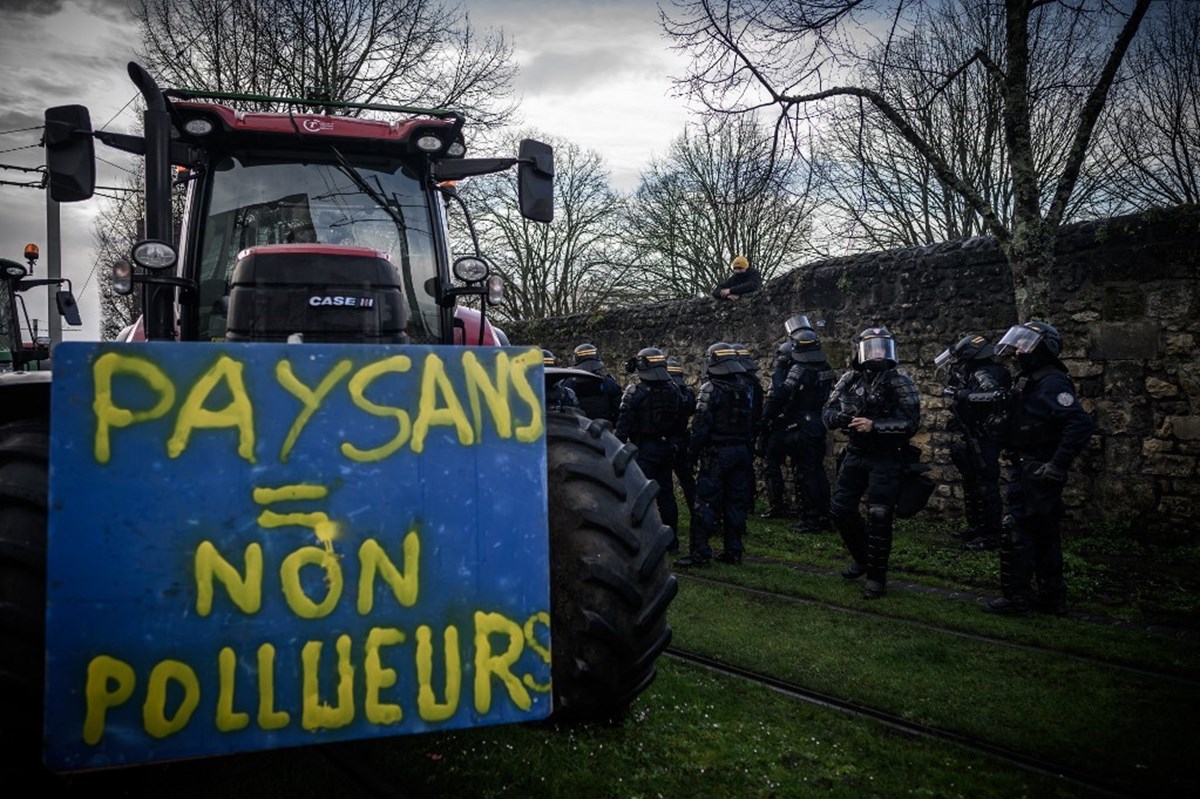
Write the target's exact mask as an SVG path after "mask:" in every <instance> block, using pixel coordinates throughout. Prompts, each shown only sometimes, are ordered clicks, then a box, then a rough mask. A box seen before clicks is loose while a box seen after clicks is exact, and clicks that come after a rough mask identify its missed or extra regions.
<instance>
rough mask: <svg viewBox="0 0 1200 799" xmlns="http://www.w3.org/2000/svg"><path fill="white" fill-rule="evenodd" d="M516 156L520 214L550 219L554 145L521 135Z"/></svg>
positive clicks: (552, 207)
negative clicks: (519, 146)
mask: <svg viewBox="0 0 1200 799" xmlns="http://www.w3.org/2000/svg"><path fill="white" fill-rule="evenodd" d="M517 157H518V159H519V161H520V166H518V167H517V188H518V193H519V197H520V204H521V216H523V217H525V218H526V219H531V220H533V221H534V222H553V221H554V148H553V147H551V146H550V145H548V144H543V143H542V142H540V141H534V140H533V139H522V140H521V148H520V150H519V151H518V155H517Z"/></svg>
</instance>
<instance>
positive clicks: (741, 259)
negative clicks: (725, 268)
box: [730, 255, 750, 269]
mask: <svg viewBox="0 0 1200 799" xmlns="http://www.w3.org/2000/svg"><path fill="white" fill-rule="evenodd" d="M730 266H732V267H733V268H734V269H749V268H750V262H749V261H747V260H746V256H744V255H739V256H738V257H737V258H734V259H733V263H732V264H730Z"/></svg>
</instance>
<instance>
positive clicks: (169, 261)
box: [132, 239, 177, 272]
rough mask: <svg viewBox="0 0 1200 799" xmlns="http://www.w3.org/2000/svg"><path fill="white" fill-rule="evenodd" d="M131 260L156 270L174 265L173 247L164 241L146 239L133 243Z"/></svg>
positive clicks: (143, 266) (174, 254) (144, 267)
mask: <svg viewBox="0 0 1200 799" xmlns="http://www.w3.org/2000/svg"><path fill="white" fill-rule="evenodd" d="M132 256H133V262H134V263H135V264H137V265H138V266H140V267H142V268H143V269H149V270H151V271H154V272H157V271H159V270H161V269H168V268H170V267H172V266H174V265H175V259H176V257H177V255H176V253H175V248H174V247H172V246H171V245H170V244H168V243H167V242H165V241H157V240H155V239H146V240H145V241H139V242H138V243H137V244H135V245H133V252H132Z"/></svg>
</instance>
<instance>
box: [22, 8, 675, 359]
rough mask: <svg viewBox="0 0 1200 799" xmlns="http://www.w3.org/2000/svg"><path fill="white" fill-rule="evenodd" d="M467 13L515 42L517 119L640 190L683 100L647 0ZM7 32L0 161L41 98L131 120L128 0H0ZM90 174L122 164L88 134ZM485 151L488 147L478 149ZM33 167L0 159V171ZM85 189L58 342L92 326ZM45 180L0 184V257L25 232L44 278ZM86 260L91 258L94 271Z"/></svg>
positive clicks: (98, 122)
mask: <svg viewBox="0 0 1200 799" xmlns="http://www.w3.org/2000/svg"><path fill="white" fill-rule="evenodd" d="M465 5H466V7H467V10H468V12H469V13H470V16H471V21H472V24H473V25H475V26H477V27H479V28H487V27H502V28H503V29H504V31H505V34H506V35H508V36H509V37H510V38H511V40H512V41H513V43H514V45H515V49H516V58H517V63H518V65H519V67H520V71H519V74H518V77H517V94H518V96H519V97H520V98H521V104H520V108H519V114H520V116H521V118H522V121H523V123H524V125H525V126H528V127H533V128H536V129H537V130H538V131H540V132H542V133H545V134H549V135H552V136H558V137H562V138H565V139H567V140H569V141H572V142H574V143H576V144H578V145H580V146H582V147H584V148H585V149H590V150H595V151H597V152H598V153H600V155H601V156H602V157H603V158H604V159H605V161H606V163H607V165H608V168H609V170H610V173H611V176H612V183H613V185H614V186H615V187H616V188H618V189H620V190H623V191H628V190H631V189H633V188H634V187H636V185H637V182H638V177H639V175H640V173H641V171H642V170H643V169H644V168H645V167H646V166H647V165H648V164H649V162H650V160H651V159H652V158H655V157H661V156H662V155H663V154H664V153H665V152H666V149H667V146H668V145H669V143H670V141H671V139H672V138H674V137H675V136H677V135H679V133H681V132H682V130H683V126H684V122H685V120H686V109H685V106H684V103H683V101H682V100H680V99H678V98H676V97H674V96H673V92H672V89H671V80H670V78H671V76H672V75H678V74H679V73H680V72H681V71H682V62H681V60H680V58H681V57H680V56H679V55H678V54H676V53H674V52H672V51H671V50H670V49H669V48H668V47H667V43H666V41H665V40H664V39H663V37H662V32H661V28H660V27H659V24H658V10H657V5H656V3H655V2H653V0H465ZM0 18H2V19H3V20H4V24H5V29H6V32H5V34H4V38H3V45H0V74H3V75H4V80H3V81H0V164H4V165H6V166H24V167H37V166H40V165H41V164H42V163H43V160H44V159H43V155H42V151H41V148H40V147H37V146H32V145H36V144H37V142H38V140H39V137H40V135H41V133H40V130H23V129H25V128H37V127H40V125H41V123H42V114H43V111H44V110H45V108H46V107H48V106H53V105H64V104H70V103H79V104H82V105H86V106H88V108H89V110H90V111H91V118H92V125H93V127H95V128H100V127H106V128H107V129H108V130H115V131H128V130H132V129H133V126H134V125H135V124H136V119H135V114H134V112H132V111H131V110H130V109H129V108H125V110H124V111H122V108H123V107H124V106H125V105H126V103H127V102H128V101H129V100H130V98H131V97H133V95H134V94H135V90H134V88H133V85H132V84H131V83H130V82H129V79H128V77H127V75H126V72H125V65H126V64H127V63H128V62H129V61H130V60H131V59H132V58H133V53H134V50H135V49H136V47H137V32H136V28H135V26H134V25H133V24H132V22H131V18H130V14H129V11H128V0H0ZM96 154H97V156H99V157H100V158H103V159H105V160H107V161H111V162H112V163H113V164H115V165H116V166H113V165H110V164H107V163H104V162H103V161H101V162H98V163H97V182H98V183H99V184H101V185H115V184H116V183H117V181H119V180H120V178H121V177H122V175H123V173H122V172H121V171H120V170H119V167H120V166H122V165H125V166H128V164H129V163H130V162H129V160H128V158H126V157H124V156H122V154H121V153H119V152H117V151H115V150H111V149H110V148H107V147H104V146H103V145H99V144H97V147H96ZM475 155H491V153H475ZM38 179H39V177H38V175H35V174H30V173H23V172H20V171H16V170H12V169H0V180H3V181H10V182H24V181H30V180H33V181H36V180H38ZM97 205H98V200H96V199H93V200H91V201H88V202H83V203H73V204H69V205H63V206H61V218H62V231H63V246H62V250H63V254H62V264H63V275H64V276H65V277H68V278H70V279H71V280H72V282H73V284H74V288H75V294H76V296H77V298H78V299H79V303H80V312H81V314H82V316H83V322H84V324H83V327H82V328H81V329H79V330H68V331H66V332H65V333H64V337H63V338H64V340H66V341H79V340H90V339H96V338H98V337H99V316H100V314H99V310H98V294H97V281H98V280H107V279H108V274H109V269H108V268H109V266H110V265H109V264H99V265H96V264H95V256H94V253H93V248H92V219H93V215H94V213H95V211H96V207H97ZM45 206H46V204H45V195H44V193H43V192H41V191H37V190H33V189H28V188H18V187H15V186H9V185H0V257H4V258H10V259H14V260H21V253H22V251H23V249H24V245H25V243H26V242H36V243H37V244H38V245H39V246H41V247H42V250H43V253H42V260H41V262H40V263H39V264H38V272H37V274H36V275H35V277H45V263H46V260H47V256H48V253H47V249H48V243H47V239H46V207H45ZM93 267H95V269H94V271H93ZM27 294H29V295H30V296H29V297H27V301H28V303H29V311H30V316H31V317H33V318H36V319H39V320H40V323H41V326H42V327H43V328H44V326H45V324H46V319H47V308H46V299H45V295H44V294H41V293H34V292H28V293H27Z"/></svg>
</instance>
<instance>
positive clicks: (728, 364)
mask: <svg viewBox="0 0 1200 799" xmlns="http://www.w3.org/2000/svg"><path fill="white" fill-rule="evenodd" d="M705 357H706V365H707V368H708V373H709V374H712V375H734V374H741V373H742V372H745V371H746V367H745V366H743V365H742V361H741V359H740V358H739V357H738V354H737V350H736V349H734V348H733V345H732V344H729V343H728V342H725V341H718V342H717V343H716V344H713V345H712V346H711V347H709V348H708V350H707V352H705Z"/></svg>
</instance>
